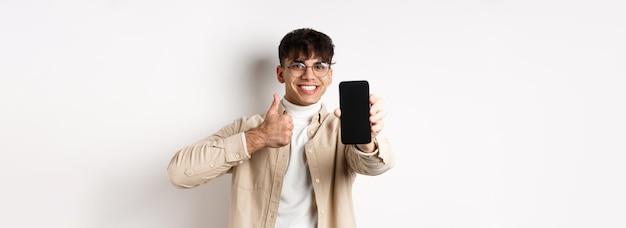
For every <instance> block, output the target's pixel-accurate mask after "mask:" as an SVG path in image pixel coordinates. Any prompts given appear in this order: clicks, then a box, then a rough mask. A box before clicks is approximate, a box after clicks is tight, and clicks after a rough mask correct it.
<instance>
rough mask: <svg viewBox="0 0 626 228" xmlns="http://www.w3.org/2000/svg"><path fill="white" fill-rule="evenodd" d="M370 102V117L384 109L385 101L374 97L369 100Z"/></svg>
mask: <svg viewBox="0 0 626 228" xmlns="http://www.w3.org/2000/svg"><path fill="white" fill-rule="evenodd" d="M370 102H373V103H372V106H371V107H370V114H371V115H376V113H377V112H380V110H382V109H383V108H384V107H385V100H383V99H382V98H378V97H374V98H373V99H370Z"/></svg>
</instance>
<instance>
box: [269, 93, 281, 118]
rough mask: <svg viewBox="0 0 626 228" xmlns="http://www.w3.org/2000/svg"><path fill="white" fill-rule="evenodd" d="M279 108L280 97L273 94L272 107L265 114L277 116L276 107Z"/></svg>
mask: <svg viewBox="0 0 626 228" xmlns="http://www.w3.org/2000/svg"><path fill="white" fill-rule="evenodd" d="M279 106H280V97H278V95H277V94H274V101H272V106H270V109H269V110H267V114H278V107H279Z"/></svg>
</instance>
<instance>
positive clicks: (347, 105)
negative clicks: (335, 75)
mask: <svg viewBox="0 0 626 228" xmlns="http://www.w3.org/2000/svg"><path fill="white" fill-rule="evenodd" d="M339 108H341V117H340V121H341V142H342V143H343V144H366V143H370V142H371V140H372V135H371V130H370V128H371V124H370V122H369V116H370V114H369V112H370V103H369V83H368V82H367V81H343V82H341V83H339Z"/></svg>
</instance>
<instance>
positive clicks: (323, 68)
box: [287, 62, 330, 78]
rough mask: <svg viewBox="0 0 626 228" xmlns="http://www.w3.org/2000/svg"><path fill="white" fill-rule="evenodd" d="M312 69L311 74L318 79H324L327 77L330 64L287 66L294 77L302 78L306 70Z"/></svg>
mask: <svg viewBox="0 0 626 228" xmlns="http://www.w3.org/2000/svg"><path fill="white" fill-rule="evenodd" d="M309 67H310V68H311V69H313V74H314V75H315V76H317V77H318V78H321V77H326V75H328V71H329V70H330V64H328V63H315V64H313V66H307V65H304V63H299V62H295V63H292V64H291V65H289V66H288V67H287V68H289V69H290V70H291V72H292V75H293V76H294V77H302V75H304V73H305V72H306V69H307V68H309Z"/></svg>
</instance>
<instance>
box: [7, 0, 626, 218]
mask: <svg viewBox="0 0 626 228" xmlns="http://www.w3.org/2000/svg"><path fill="white" fill-rule="evenodd" d="M624 12H626V3H625V2H623V1H621V0H614V1H607V0H600V1H591V0H588V1H565V0H561V1H557V0H548V1H536V0H535V1H533V0H531V1H529V0H510V1H505V0H483V1H478V0H472V1H449V0H444V1H435V0H430V1H397V0H395V1H394V0H390V1H377V2H374V1H364V2H356V1H355V2H352V3H345V2H339V1H324V0H322V1H309V2H293V1H273V2H263V1H251V0H248V1H241V0H239V1H200V0H196V1H174V0H160V1H147V0H129V1H123V0H118V1H116V0H114V1H104V0H99V1H98V0H91V1H84V0H83V1H79V0H75V1H72V0H63V1H42V0H30V1H29V0H19V1H18V0H0V76H1V78H0V117H1V118H0V162H2V164H1V165H0V181H1V183H2V184H1V189H0V191H1V194H0V209H2V213H1V216H0V217H1V218H0V227H12V228H13V227H81V228H82V227H107V228H108V227H115V228H123V227H152V228H156V227H163V228H183V227H184V228H187V227H189V228H201V227H225V226H226V221H227V216H228V198H229V197H230V195H229V194H230V193H229V182H230V179H229V177H225V178H221V179H218V180H216V181H214V182H210V183H208V184H206V185H202V186H200V187H198V188H195V189H189V190H180V189H176V188H174V187H173V186H172V185H171V184H170V183H169V181H168V179H167V175H166V167H167V164H168V162H169V160H170V158H171V156H172V155H173V154H174V153H175V152H176V151H177V150H178V149H179V148H180V147H182V146H184V145H187V144H190V143H193V142H195V141H197V140H199V139H201V138H203V137H205V136H207V135H209V134H210V133H212V132H214V131H216V130H217V129H218V128H220V127H221V126H223V125H225V124H228V123H231V121H232V120H234V119H235V118H237V117H240V116H247V115H252V114H256V113H261V112H265V111H266V110H267V108H268V107H269V105H270V102H271V99H272V93H274V92H276V93H279V94H282V93H283V87H282V85H281V84H279V83H278V82H277V81H276V79H275V66H276V65H277V64H278V59H277V46H278V42H279V41H280V39H281V38H282V36H283V35H285V34H286V33H287V32H289V31H291V30H292V29H295V28H300V27H311V28H315V29H318V30H320V31H322V32H325V33H327V34H328V35H330V36H331V37H332V38H333V39H334V42H335V45H336V55H335V59H334V60H335V61H336V65H335V66H334V69H335V74H334V82H333V84H332V85H331V87H330V88H329V90H328V92H327V94H326V96H325V98H324V101H325V102H326V104H327V106H329V108H330V109H333V108H335V107H336V106H337V103H338V102H337V100H338V95H337V94H338V93H337V92H338V91H337V90H338V88H337V85H338V84H339V82H340V81H343V80H353V79H365V80H369V81H370V84H371V91H372V92H374V93H376V94H378V95H379V96H381V97H383V98H384V99H385V100H386V101H387V106H386V107H387V110H388V112H389V115H388V118H387V120H386V124H387V125H386V128H385V132H386V134H387V135H388V136H389V137H390V139H391V141H392V143H393V146H394V149H395V152H396V158H397V165H396V167H395V168H394V169H392V170H390V171H389V172H387V173H385V174H384V175H381V176H376V177H368V176H359V177H358V178H357V182H356V183H355V189H354V194H355V199H354V201H355V202H354V204H355V207H356V213H357V214H356V216H357V219H358V225H359V227H462V228H466V227H477V228H484V227H503V228H510V227H533V228H540V227H568V228H569V227H603V228H606V227H626V219H625V217H624V216H625V215H626V194H624V192H626V183H625V181H626V180H625V179H626V178H625V177H626V176H625V173H626V167H625V166H624V164H625V163H626V155H624V153H625V152H626V145H625V139H626V130H625V129H626V120H625V118H624V116H626V107H625V102H626V101H625V99H624V98H625V97H626V92H625V89H624V88H625V87H626V83H625V81H626V79H624V77H625V76H626V65H625V63H626V54H625V53H626V42H625V41H626V14H625V13H624Z"/></svg>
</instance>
